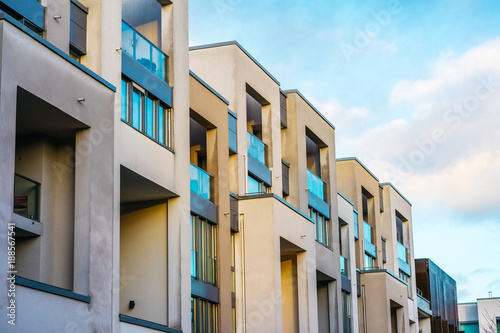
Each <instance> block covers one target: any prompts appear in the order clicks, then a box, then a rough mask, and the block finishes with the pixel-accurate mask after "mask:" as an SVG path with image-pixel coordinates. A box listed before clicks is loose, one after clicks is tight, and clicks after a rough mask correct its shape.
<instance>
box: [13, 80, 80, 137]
mask: <svg viewBox="0 0 500 333" xmlns="http://www.w3.org/2000/svg"><path fill="white" fill-rule="evenodd" d="M16 111H17V116H16V136H25V135H40V134H43V135H47V136H49V137H52V138H54V139H57V140H59V139H69V138H74V137H75V133H76V131H77V130H81V129H86V128H89V126H87V125H86V124H84V123H82V122H80V121H78V120H76V119H75V118H73V117H71V116H70V115H68V114H67V113H66V112H64V111H62V110H60V109H58V108H56V107H55V106H53V105H51V104H49V103H47V102H46V101H44V100H43V99H41V98H39V97H37V96H35V95H33V94H31V93H30V92H28V91H26V90H24V89H22V88H19V87H18V89H17V109H16Z"/></svg>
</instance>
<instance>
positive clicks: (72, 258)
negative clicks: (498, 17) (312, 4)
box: [0, 0, 434, 333]
mask: <svg viewBox="0 0 500 333" xmlns="http://www.w3.org/2000/svg"><path fill="white" fill-rule="evenodd" d="M187 12H188V8H187V1H174V0H172V1H170V0H122V1H104V0H80V1H77V0H41V1H37V0H0V66H1V67H0V68H1V72H0V184H2V191H1V192H0V222H1V225H2V227H1V228H0V248H3V249H6V250H1V251H0V279H1V281H4V282H2V283H1V284H0V285H1V286H2V287H1V289H2V290H4V291H6V292H3V291H2V292H1V293H0V307H1V308H3V309H6V314H7V315H8V316H5V317H7V320H1V321H0V331H1V332H4V331H5V332H34V331H36V332H124V333H126V332H174V333H179V332H190V331H191V332H203V333H204V332H224V333H225V332H238V333H240V332H259V333H260V332H286V333H293V332H338V333H340V332H343V333H351V332H353V333H357V332H367V333H369V332H377V333H378V332H391V333H392V332H405V333H406V332H418V327H419V325H420V323H422V327H423V325H424V321H425V320H424V317H425V318H430V317H426V316H430V314H432V312H433V311H434V310H433V311H430V309H426V308H424V307H423V306H421V303H420V299H421V297H420V296H418V295H417V292H416V288H415V285H416V283H415V275H416V274H415V265H414V258H413V234H412V219H411V204H410V203H409V202H408V200H406V199H405V197H404V196H403V195H401V193H399V191H398V190H397V189H396V188H395V187H394V186H392V185H391V184H388V183H380V182H379V180H378V179H377V178H376V177H375V176H374V175H373V174H372V173H371V172H370V171H369V170H368V169H367V168H366V167H364V165H363V164H362V163H361V162H359V161H358V160H357V159H355V158H352V159H340V160H337V159H336V151H335V127H334V126H333V125H332V124H331V123H330V121H329V120H327V119H326V118H325V117H324V116H323V115H322V114H321V113H320V111H318V110H317V109H316V107H314V105H312V104H311V103H310V102H309V101H308V100H307V99H306V98H305V97H304V96H303V95H302V94H301V93H300V92H299V91H297V90H282V89H281V86H280V83H279V81H278V80H277V79H276V78H275V77H274V76H273V75H272V74H271V73H269V72H268V71H267V70H266V69H265V68H264V67H263V66H262V65H261V64H260V63H259V62H258V61H257V60H256V59H255V58H253V57H252V56H251V55H250V54H249V53H248V52H247V51H246V50H245V49H244V48H243V47H242V46H241V45H239V44H238V43H237V42H226V43H219V44H211V45H203V46H197V47H192V48H191V49H189V48H188V20H187ZM188 184H189V186H188ZM14 247H15V249H14ZM14 252H15V253H14ZM14 276H15V279H14ZM422 304H424V303H422ZM417 305H418V306H417ZM4 319H5V318H4ZM9 321H11V323H9ZM13 323H15V325H13ZM429 325H430V324H429Z"/></svg>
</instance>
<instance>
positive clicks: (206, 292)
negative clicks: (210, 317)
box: [191, 278, 219, 303]
mask: <svg viewBox="0 0 500 333" xmlns="http://www.w3.org/2000/svg"><path fill="white" fill-rule="evenodd" d="M191 294H192V295H194V296H197V297H200V298H204V299H206V300H208V301H210V302H213V303H219V288H217V287H215V286H213V285H211V284H209V283H205V282H203V281H200V280H197V279H194V278H191Z"/></svg>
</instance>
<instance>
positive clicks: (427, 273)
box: [415, 259, 459, 333]
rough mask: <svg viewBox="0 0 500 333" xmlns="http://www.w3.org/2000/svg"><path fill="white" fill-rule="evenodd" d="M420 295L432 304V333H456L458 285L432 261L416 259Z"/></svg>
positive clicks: (457, 326)
mask: <svg viewBox="0 0 500 333" xmlns="http://www.w3.org/2000/svg"><path fill="white" fill-rule="evenodd" d="M415 270H416V273H417V288H418V293H419V294H420V296H422V297H423V298H425V299H427V300H428V301H429V303H430V306H431V310H432V317H431V328H432V333H456V332H458V329H459V324H458V305H457V283H456V281H455V280H454V279H453V278H452V277H451V276H449V275H448V274H447V273H446V272H445V271H443V270H442V269H441V268H439V266H437V265H436V264H435V263H434V262H432V260H430V259H415Z"/></svg>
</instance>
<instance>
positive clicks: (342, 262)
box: [340, 256, 349, 278]
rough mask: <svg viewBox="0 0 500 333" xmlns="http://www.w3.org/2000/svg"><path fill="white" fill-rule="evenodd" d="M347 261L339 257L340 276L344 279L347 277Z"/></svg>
mask: <svg viewBox="0 0 500 333" xmlns="http://www.w3.org/2000/svg"><path fill="white" fill-rule="evenodd" d="M348 268H349V260H348V259H347V258H344V257H343V256H340V274H342V275H343V276H345V277H347V278H348V277H349V269H348Z"/></svg>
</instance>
